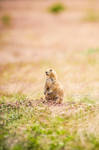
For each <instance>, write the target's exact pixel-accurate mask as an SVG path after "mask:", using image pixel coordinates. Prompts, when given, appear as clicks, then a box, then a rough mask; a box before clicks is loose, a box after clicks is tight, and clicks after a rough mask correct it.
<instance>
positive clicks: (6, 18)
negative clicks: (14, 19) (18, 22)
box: [1, 15, 11, 26]
mask: <svg viewBox="0 0 99 150" xmlns="http://www.w3.org/2000/svg"><path fill="white" fill-rule="evenodd" d="M1 20H2V23H3V25H4V26H10V25H11V17H10V16H9V15H4V16H2V18H1Z"/></svg>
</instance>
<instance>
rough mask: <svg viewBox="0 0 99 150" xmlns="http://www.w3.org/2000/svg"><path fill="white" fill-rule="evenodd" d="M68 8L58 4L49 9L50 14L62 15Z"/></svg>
mask: <svg viewBox="0 0 99 150" xmlns="http://www.w3.org/2000/svg"><path fill="white" fill-rule="evenodd" d="M65 9H66V8H65V6H64V5H63V4H61V3H56V4H53V5H52V6H50V7H49V12H51V13H60V12H62V11H64V10H65Z"/></svg>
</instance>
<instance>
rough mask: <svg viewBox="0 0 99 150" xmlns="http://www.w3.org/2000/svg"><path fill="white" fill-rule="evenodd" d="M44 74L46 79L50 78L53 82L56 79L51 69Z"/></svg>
mask: <svg viewBox="0 0 99 150" xmlns="http://www.w3.org/2000/svg"><path fill="white" fill-rule="evenodd" d="M45 74H46V76H47V78H51V79H53V80H56V79H57V76H56V72H55V71H54V70H53V69H47V70H46V71H45Z"/></svg>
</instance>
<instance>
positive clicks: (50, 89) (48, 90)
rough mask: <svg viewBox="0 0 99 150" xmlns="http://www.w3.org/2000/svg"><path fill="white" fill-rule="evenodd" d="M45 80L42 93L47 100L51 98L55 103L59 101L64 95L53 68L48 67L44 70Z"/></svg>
mask: <svg viewBox="0 0 99 150" xmlns="http://www.w3.org/2000/svg"><path fill="white" fill-rule="evenodd" d="M45 74H46V82H45V87H44V95H45V99H46V100H47V101H49V100H52V101H54V102H56V103H61V102H62V100H63V96H64V91H63V87H62V85H61V84H60V83H59V82H58V80H57V75H56V72H55V71H54V70H53V69H48V70H46V72H45Z"/></svg>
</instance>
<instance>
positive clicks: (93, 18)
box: [84, 9, 99, 22]
mask: <svg viewBox="0 0 99 150" xmlns="http://www.w3.org/2000/svg"><path fill="white" fill-rule="evenodd" d="M84 21H87V22H98V21H99V14H97V12H95V11H94V10H92V9H90V10H88V12H87V14H86V16H85V17H84Z"/></svg>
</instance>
